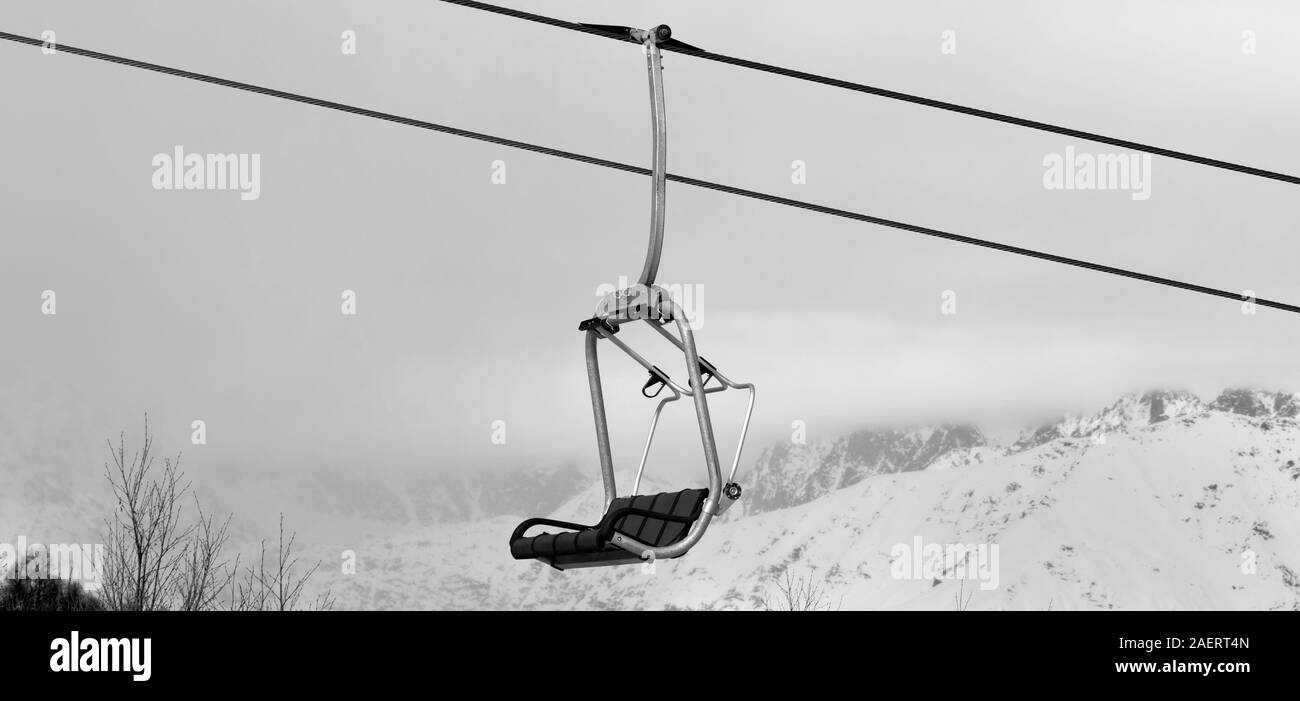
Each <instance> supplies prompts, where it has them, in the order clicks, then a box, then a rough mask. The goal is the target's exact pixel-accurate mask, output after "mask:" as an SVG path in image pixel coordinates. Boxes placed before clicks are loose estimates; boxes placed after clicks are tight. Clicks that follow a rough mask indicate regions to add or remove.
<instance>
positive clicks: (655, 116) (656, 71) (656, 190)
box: [640, 25, 668, 285]
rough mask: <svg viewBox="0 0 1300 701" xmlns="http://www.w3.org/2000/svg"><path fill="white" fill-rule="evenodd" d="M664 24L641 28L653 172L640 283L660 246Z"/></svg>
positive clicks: (652, 271)
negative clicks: (646, 76)
mask: <svg viewBox="0 0 1300 701" xmlns="http://www.w3.org/2000/svg"><path fill="white" fill-rule="evenodd" d="M666 30H667V27H664V26H662V25H660V26H659V27H656V28H654V29H652V30H649V31H647V32H645V38H644V42H645V43H644V45H645V60H646V71H647V72H648V73H649V76H650V135H651V143H652V149H653V154H652V158H653V174H652V177H651V178H650V245H649V247H648V248H647V249H646V254H645V266H644V267H642V268H641V278H640V283H641V284H642V285H653V284H654V282H655V277H656V276H657V275H658V274H659V258H660V257H661V256H662V255H663V247H664V209H665V205H666V200H667V196H668V180H667V178H668V124H667V121H666V115H665V110H664V69H663V63H662V58H661V56H660V53H659V41H660V40H666V39H667V38H668V37H667V36H664V35H665V34H667V32H666Z"/></svg>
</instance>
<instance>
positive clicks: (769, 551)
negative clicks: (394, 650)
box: [331, 393, 1300, 610]
mask: <svg viewBox="0 0 1300 701" xmlns="http://www.w3.org/2000/svg"><path fill="white" fill-rule="evenodd" d="M1228 394H1229V393H1225V396H1227V395H1228ZM1236 396H1237V395H1234V396H1228V397H1227V398H1226V399H1225V398H1224V397H1220V398H1219V399H1217V400H1216V401H1215V402H1213V403H1211V404H1208V405H1206V404H1203V403H1201V402H1200V401H1199V400H1196V399H1195V397H1191V396H1190V395H1186V394H1185V393H1148V394H1145V395H1130V396H1127V397H1124V398H1122V399H1121V400H1119V401H1118V402H1117V403H1116V404H1115V405H1113V406H1111V407H1108V408H1107V409H1106V410H1104V411H1102V412H1099V413H1098V414H1096V415H1093V416H1089V417H1075V418H1069V417H1067V418H1066V419H1064V420H1062V421H1061V422H1059V423H1057V424H1055V425H1053V426H1052V427H1050V430H1047V431H1044V430H1043V429H1038V430H1035V431H1032V432H1029V433H1027V434H1026V437H1025V438H1022V439H1021V440H1020V441H1017V442H1016V443H1015V444H1013V445H1011V446H1006V447H997V446H988V445H962V444H961V443H960V442H957V441H954V442H953V443H952V445H951V446H950V449H948V450H947V451H946V452H943V453H942V454H940V455H938V456H934V457H933V460H931V461H930V463H929V464H928V465H926V466H925V469H908V470H892V471H891V470H882V471H877V472H875V473H873V474H870V475H866V476H864V477H862V478H861V479H859V480H857V481H854V482H852V483H849V484H847V485H845V486H842V487H838V488H826V489H824V490H823V491H822V492H821V493H820V494H818V495H817V496H815V497H813V498H811V499H809V500H807V501H805V502H804V503H799V504H795V505H792V506H790V507H788V508H778V509H773V510H768V511H761V512H758V513H752V512H751V513H749V514H744V513H742V512H741V510H739V509H733V510H732V511H731V512H730V513H728V514H727V515H726V518H724V519H722V521H721V522H719V523H717V524H715V525H714V526H713V527H712V528H711V529H710V531H709V533H708V534H707V536H706V537H705V539H704V540H703V542H702V543H701V544H700V545H698V546H697V547H696V548H695V549H694V550H692V551H691V552H690V553H689V554H688V555H687V556H686V557H684V558H682V559H679V560H675V561H669V562H659V563H655V565H654V566H653V568H649V567H640V566H629V567H622V568H602V569H593V570H577V571H570V572H558V571H555V570H552V569H550V568H548V567H546V566H544V565H540V564H538V563H535V562H518V561H515V560H512V559H511V558H510V556H509V554H508V550H507V544H506V541H507V537H508V535H509V533H510V531H511V530H512V529H513V528H514V526H515V524H516V523H517V522H518V519H517V518H509V517H500V518H494V519H489V520H482V521H475V522H465V523H457V524H447V525H444V526H440V527H436V528H431V529H426V530H422V531H420V532H418V533H414V532H412V533H407V534H404V535H398V536H396V537H393V538H386V539H382V540H380V539H377V540H374V541H371V542H368V543H366V544H365V545H364V546H363V547H361V548H359V549H358V551H357V554H358V558H359V562H358V571H357V573H356V574H354V575H347V576H345V575H337V576H335V580H334V581H333V582H331V584H332V585H333V586H334V588H335V591H336V593H338V594H339V596H340V603H341V605H342V606H344V607H349V608H409V609H426V608H431V609H442V608H547V609H551V608H558V609H585V608H619V609H622V608H632V609H662V608H669V607H677V608H686V607H688V608H710V607H722V608H736V609H754V608H761V607H762V606H763V601H764V599H765V598H767V599H769V600H774V599H777V598H779V592H778V589H777V584H778V582H779V581H781V580H782V578H783V577H784V576H785V575H786V573H787V572H788V573H789V574H790V575H791V576H792V577H794V578H795V579H796V580H806V581H809V582H813V583H815V584H816V585H817V586H819V587H820V588H821V589H822V590H823V592H824V595H825V596H824V602H825V604H826V605H828V606H829V607H831V608H836V607H841V608H845V609H851V608H852V609H857V608H866V609H951V608H956V607H958V606H959V605H960V606H962V607H964V608H969V609H972V610H974V609H1048V608H1051V609H1053V610H1064V609H1098V608H1100V609H1296V608H1300V575H1298V574H1297V573H1300V447H1298V444H1297V440H1296V439H1297V435H1298V432H1300V428H1298V427H1297V425H1296V420H1295V415H1294V413H1288V412H1290V409H1288V408H1287V407H1290V406H1294V402H1293V401H1292V399H1288V398H1290V397H1291V395H1279V394H1271V393H1260V394H1251V395H1248V396H1249V397H1254V398H1255V399H1258V400H1259V401H1239V400H1238V399H1237V398H1235V397H1236ZM1288 402H1290V403H1288ZM1153 409H1154V410H1153ZM928 441H929V437H928V436H927V437H926V438H925V440H923V441H920V444H922V445H924V444H925V443H926V442H928ZM789 454H792V455H797V457H796V458H794V459H796V460H799V461H801V462H796V463H794V464H792V465H789V466H786V467H788V468H789V469H780V470H779V471H778V472H779V474H781V475H783V476H784V477H789V476H790V475H807V476H810V480H811V481H810V482H809V484H817V481H816V480H817V476H818V475H819V474H822V473H820V472H819V471H818V470H817V469H812V470H809V469H807V465H808V464H809V463H810V462H818V461H809V460H806V459H805V458H807V457H808V455H810V454H811V455H823V456H825V455H830V454H831V451H824V452H822V453H816V452H814V451H806V452H801V451H790V453H789ZM830 463H831V464H839V463H835V461H834V460H831V461H830ZM818 464H821V463H820V462H818ZM777 467H782V466H779V465H778V466H774V467H773V468H769V469H775V468H777ZM760 473H761V471H760ZM745 479H746V480H747V481H748V479H749V477H748V476H747V477H746V478H745ZM791 483H792V484H795V485H796V486H798V485H799V484H800V483H799V482H798V480H797V479H793V481H792V482H791ZM646 491H648V490H646ZM600 502H601V496H600V488H599V485H593V486H592V487H591V488H590V489H588V490H587V491H585V492H584V493H583V494H581V495H579V496H578V497H577V498H575V499H574V500H573V501H571V502H570V503H569V504H567V505H566V506H564V507H562V508H561V509H559V510H557V512H556V514H555V516H556V517H557V518H561V519H566V520H578V521H579V522H592V521H595V520H597V519H598V518H599V513H600ZM918 537H919V538H920V539H921V540H922V542H923V543H935V544H969V545H978V544H984V545H986V546H994V545H995V546H997V552H998V560H997V567H996V573H997V586H996V588H991V589H985V588H981V587H980V582H977V581H965V582H962V581H960V580H958V579H954V578H952V577H951V574H952V572H951V571H948V572H942V573H940V575H939V576H938V577H937V578H936V577H930V576H925V577H919V578H902V577H899V576H895V575H896V574H899V572H898V571H897V568H896V567H895V566H894V559H895V558H894V557H893V556H892V554H891V553H892V552H893V551H894V548H895V547H897V546H899V545H903V544H912V543H915V539H916V538H918ZM986 572H987V571H986ZM990 583H991V582H990ZM959 601H960V602H962V603H961V604H959V603H958V602H959Z"/></svg>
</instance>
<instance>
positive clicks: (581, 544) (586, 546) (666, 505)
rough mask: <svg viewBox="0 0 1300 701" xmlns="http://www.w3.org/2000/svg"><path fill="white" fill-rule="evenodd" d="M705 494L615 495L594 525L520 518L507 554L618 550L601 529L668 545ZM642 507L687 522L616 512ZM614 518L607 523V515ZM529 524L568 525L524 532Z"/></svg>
mask: <svg viewBox="0 0 1300 701" xmlns="http://www.w3.org/2000/svg"><path fill="white" fill-rule="evenodd" d="M708 496H709V490H707V489H683V490H682V491H680V492H662V493H660V494H643V495H638V496H634V497H619V498H617V499H615V500H614V501H613V503H612V504H610V507H609V511H608V512H607V513H606V514H605V517H604V518H603V519H601V522H600V523H598V524H596V525H595V526H583V525H579V524H575V523H565V522H563V521H552V520H549V519H540V518H534V519H529V520H527V521H524V522H523V523H521V524H519V527H518V528H516V529H515V532H514V535H512V536H511V538H510V554H511V555H513V556H514V557H515V559H517V560H527V559H531V558H537V557H555V556H559V555H580V554H586V553H597V552H601V551H603V550H611V549H612V550H619V549H620V548H619V547H618V546H616V545H611V544H610V543H608V542H607V541H605V540H603V539H602V538H601V533H602V531H604V532H605V533H607V534H609V533H612V531H615V530H616V531H618V532H620V533H623V534H624V535H627V536H630V537H632V538H634V539H636V540H638V541H640V542H642V543H646V544H647V545H650V546H652V547H656V548H659V547H663V546H666V545H672V544H673V543H676V542H677V541H679V540H681V539H682V538H684V537H686V533H687V531H688V530H689V529H690V526H691V523H693V522H694V521H695V519H697V518H699V516H700V511H701V509H702V508H703V507H704V500H705V499H707V498H708ZM628 507H630V508H634V509H644V510H646V511H653V512H656V513H660V514H665V515H671V516H678V517H685V518H688V519H689V521H690V522H685V523H683V522H678V521H669V520H666V519H662V518H654V517H653V516H643V515H640V514H623V515H619V513H618V512H619V510H620V509H624V508H628ZM611 517H613V519H615V522H614V523H613V524H612V526H611V525H610V518H611ZM533 526H557V527H560V528H565V529H568V530H567V531H566V532H562V533H550V532H546V533H540V534H538V535H534V536H525V535H524V532H525V531H527V530H528V529H529V528H531V527H533Z"/></svg>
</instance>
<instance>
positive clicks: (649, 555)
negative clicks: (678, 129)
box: [579, 25, 755, 560]
mask: <svg viewBox="0 0 1300 701" xmlns="http://www.w3.org/2000/svg"><path fill="white" fill-rule="evenodd" d="M606 28H608V27H606ZM616 29H618V30H620V31H624V30H625V31H627V32H628V33H629V35H630V36H631V37H632V38H633V39H634V40H637V41H640V42H641V44H642V45H643V47H644V50H645V56H646V70H647V72H648V74H649V84H650V108H651V109H650V118H651V134H652V145H653V173H652V178H651V188H650V241H649V246H648V248H647V250H646V258H645V265H644V267H643V268H642V270H641V276H640V278H639V280H638V282H637V284H636V285H634V286H632V287H628V288H626V289H622V290H617V291H615V292H613V293H610V294H609V295H607V296H606V297H605V298H604V299H602V300H601V302H600V304H599V305H598V307H597V311H596V314H595V316H593V317H592V318H591V319H588V320H586V321H584V322H583V323H582V324H581V325H580V326H579V330H581V331H584V332H585V333H586V343H585V345H586V358H587V379H588V384H589V386H590V389H591V406H592V414H593V417H594V419H595V425H596V445H597V448H598V450H599V451H600V471H601V477H602V479H603V481H604V487H605V509H606V511H608V510H609V509H610V506H611V505H612V504H613V502H614V500H615V499H616V498H617V497H618V489H617V486H616V484H615V479H614V458H613V455H612V453H611V451H610V440H609V423H608V420H607V418H606V415H605V398H604V391H603V385H602V383H601V379H600V362H599V359H598V348H597V346H598V344H599V341H601V340H602V339H608V340H609V341H611V342H612V343H613V344H614V345H615V346H617V347H618V348H619V349H620V350H622V351H623V352H624V353H626V354H627V355H628V356H629V357H631V358H632V359H633V360H634V361H636V362H637V363H638V364H640V365H641V366H642V367H644V368H645V369H646V370H647V371H648V372H649V373H650V379H649V380H648V381H647V382H646V384H645V386H644V387H643V388H642V394H643V395H645V396H647V397H651V398H653V397H656V396H658V394H659V393H660V392H662V391H663V388H667V389H668V390H669V391H670V392H671V395H670V396H668V397H665V398H663V399H661V400H659V403H658V405H657V406H656V407H655V409H654V413H653V414H652V415H651V418H650V430H649V433H648V435H647V436H646V442H645V448H644V449H643V450H642V453H641V461H640V464H639V465H638V467H637V472H636V481H635V482H634V483H633V486H632V494H633V495H635V494H637V493H638V490H639V489H640V486H641V478H642V475H643V474H644V472H645V467H646V461H647V459H648V458H649V455H650V446H651V444H652V443H653V441H654V435H655V428H656V426H657V425H658V423H659V416H660V414H661V413H662V412H663V409H664V407H665V406H667V405H668V404H670V403H672V402H676V401H678V400H680V399H681V398H682V397H690V398H691V400H692V401H693V403H694V404H695V415H696V420H697V422H698V423H699V429H700V441H701V444H702V445H703V448H704V462H705V467H706V470H707V472H708V483H709V492H708V497H707V499H706V501H705V503H704V505H703V507H702V510H701V511H702V512H701V514H700V516H699V518H698V519H696V520H695V521H694V522H693V523H692V524H691V526H690V530H689V531H688V532H687V533H686V535H685V537H683V538H682V539H681V540H679V541H677V542H675V543H673V544H671V545H667V546H663V547H653V546H651V545H648V544H646V543H642V542H639V541H637V540H635V539H634V538H632V537H630V536H628V535H626V534H623V533H619V532H618V531H614V533H613V536H612V538H611V541H610V542H611V543H613V544H614V545H617V546H618V547H620V548H623V549H624V550H627V551H629V552H631V553H634V554H635V555H637V556H638V557H639V558H640V559H641V560H654V559H660V558H674V557H680V556H681V555H683V554H685V553H686V552H687V551H689V550H690V549H691V548H692V547H694V546H695V544H696V543H698V542H699V541H700V539H701V538H702V537H703V535H704V532H705V530H706V529H708V527H709V524H710V522H711V521H712V520H713V518H714V517H715V516H718V515H720V514H721V513H722V512H724V511H725V510H726V509H727V507H729V506H730V505H731V503H732V502H733V501H735V500H736V499H738V498H739V497H740V493H741V490H740V486H739V485H738V484H736V483H735V481H734V480H735V477H736V470H737V469H738V468H739V466H740V456H741V451H742V450H743V449H744V445H745V436H746V434H747V433H748V432H749V420H750V417H751V416H752V415H753V412H754V397H755V389H754V385H753V384H752V383H748V382H734V381H732V380H731V379H730V378H728V377H727V376H726V375H724V374H722V372H720V371H719V370H718V369H717V367H715V366H714V365H713V364H711V363H709V362H708V361H707V360H704V359H703V358H701V357H700V355H699V352H698V351H697V350H696V346H695V336H694V334H693V333H692V331H691V327H690V323H689V321H688V319H687V317H686V313H685V311H684V310H683V309H682V308H681V306H680V305H678V304H677V302H676V301H675V300H673V298H672V296H671V295H670V294H669V293H668V292H667V291H665V290H664V289H663V288H661V287H659V286H657V285H655V277H656V276H657V275H658V272H659V261H660V258H661V257H662V254H663V239H664V212H665V205H666V199H667V168H668V128H667V120H666V115H665V106H664V88H663V63H662V57H661V54H660V46H664V45H672V44H677V45H679V46H688V45H685V44H682V43H681V42H678V41H677V40H675V39H672V31H671V30H670V29H669V28H668V26H667V25H659V26H657V27H654V28H652V29H648V30H639V29H630V28H626V27H619V28H616ZM635 321H643V322H645V323H647V324H649V325H650V327H651V328H653V329H654V330H655V331H656V332H658V333H659V334H660V335H662V336H663V337H664V338H666V339H667V340H668V341H669V342H671V343H672V344H673V345H674V346H676V347H677V349H678V350H680V351H681V352H682V353H683V355H684V356H685V360H686V372H687V376H688V377H689V381H688V383H687V385H686V386H682V385H681V384H679V383H677V382H675V381H674V380H673V379H672V378H671V377H669V376H668V374H667V373H665V372H664V371H662V370H660V369H659V368H658V367H656V366H654V365H653V364H651V363H650V362H649V361H648V360H646V359H645V358H644V357H642V356H641V355H640V354H639V353H637V352H636V351H635V350H633V349H632V348H631V347H629V346H628V345H627V344H626V343H624V342H623V341H622V340H621V339H619V338H617V337H616V336H615V334H616V333H617V332H618V329H619V326H620V325H622V324H626V323H632V322H635ZM669 324H673V325H675V326H676V329H677V333H676V335H674V334H673V332H672V331H670V330H669V329H668V328H666V327H667V326H668V325H669ZM711 379H716V380H717V382H718V384H717V385H715V386H713V387H707V386H706V385H707V384H708V382H709V381H710V380H711ZM657 386H658V389H656V391H655V393H654V394H649V393H648V391H649V390H650V389H652V388H655V387H657ZM726 390H746V391H748V393H749V398H748V403H747V406H746V409H745V419H744V422H743V423H742V424H741V428H740V439H739V441H738V442H737V445H736V452H735V457H734V458H733V459H732V462H731V470H730V471H729V472H728V474H727V479H726V482H724V481H723V479H722V470H721V467H720V465H719V461H718V449H717V445H716V443H715V440H714V436H713V422H712V419H711V418H710V415H709V403H708V396H707V395H709V394H714V393H717V392H723V391H726ZM724 496H725V497H726V500H725V501H724V500H723V497H724Z"/></svg>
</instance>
